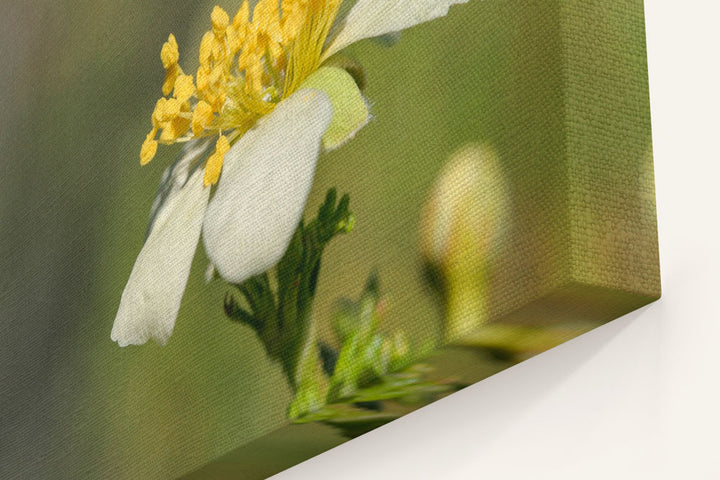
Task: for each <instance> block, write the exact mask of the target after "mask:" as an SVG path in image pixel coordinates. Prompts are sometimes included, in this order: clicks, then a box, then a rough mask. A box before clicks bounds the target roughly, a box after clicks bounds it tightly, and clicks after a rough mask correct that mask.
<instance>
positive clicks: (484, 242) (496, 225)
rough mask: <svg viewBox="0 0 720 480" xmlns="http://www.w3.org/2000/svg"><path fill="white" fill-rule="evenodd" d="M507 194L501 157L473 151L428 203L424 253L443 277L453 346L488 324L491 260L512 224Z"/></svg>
mask: <svg viewBox="0 0 720 480" xmlns="http://www.w3.org/2000/svg"><path fill="white" fill-rule="evenodd" d="M506 189H507V187H506V183H505V180H504V178H503V174H502V170H501V168H500V164H499V161H498V158H497V155H495V153H494V152H493V151H492V150H491V149H490V148H488V147H485V146H481V145H468V146H466V147H463V148H461V149H460V150H458V151H457V152H456V153H455V154H453V155H452V157H451V158H450V160H449V162H448V163H447V165H446V166H445V167H444V168H443V170H442V172H441V173H440V175H439V177H438V179H437V180H436V182H435V185H434V187H433V188H432V191H431V192H430V195H429V196H428V199H427V201H426V203H425V207H424V209H423V213H422V221H421V227H420V229H421V230H420V236H421V239H420V240H421V251H422V255H423V258H424V260H425V262H426V263H427V264H428V265H429V266H430V267H431V268H432V269H433V270H434V271H436V272H437V273H438V274H439V277H440V282H441V286H442V290H443V294H444V296H445V298H444V300H445V302H446V307H447V312H446V316H447V318H446V337H447V340H448V341H455V340H457V339H459V338H460V337H461V336H463V335H465V334H467V333H469V332H470V331H472V330H473V329H475V328H477V327H479V326H481V325H482V324H483V323H485V322H486V321H487V293H488V290H489V289H488V275H489V272H488V265H489V258H490V255H491V253H492V248H493V245H494V244H495V243H496V242H497V239H498V236H499V233H500V231H501V230H502V226H503V224H502V222H503V220H504V219H507V203H508V202H507V194H506Z"/></svg>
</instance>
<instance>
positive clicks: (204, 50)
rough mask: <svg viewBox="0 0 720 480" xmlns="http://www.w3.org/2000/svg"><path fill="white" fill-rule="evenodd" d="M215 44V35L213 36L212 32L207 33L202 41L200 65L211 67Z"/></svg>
mask: <svg viewBox="0 0 720 480" xmlns="http://www.w3.org/2000/svg"><path fill="white" fill-rule="evenodd" d="M214 43H215V35H213V34H212V33H211V32H205V35H203V37H202V40H200V65H203V66H209V65H210V61H212V51H213V44H214Z"/></svg>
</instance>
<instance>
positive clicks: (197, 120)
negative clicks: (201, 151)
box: [192, 100, 214, 137]
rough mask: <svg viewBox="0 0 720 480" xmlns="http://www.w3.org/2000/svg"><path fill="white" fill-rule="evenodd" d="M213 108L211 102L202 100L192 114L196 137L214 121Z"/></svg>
mask: <svg viewBox="0 0 720 480" xmlns="http://www.w3.org/2000/svg"><path fill="white" fill-rule="evenodd" d="M213 117H214V115H213V109H212V107H211V106H210V104H209V103H207V102H205V101H204V100H200V101H199V102H198V104H197V106H196V107H195V111H194V112H193V116H192V132H193V135H195V136H196V137H198V136H200V134H201V133H202V132H203V130H205V127H207V126H208V125H210V123H211V122H212V121H213Z"/></svg>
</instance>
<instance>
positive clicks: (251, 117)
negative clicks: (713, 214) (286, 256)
mask: <svg viewBox="0 0 720 480" xmlns="http://www.w3.org/2000/svg"><path fill="white" fill-rule="evenodd" d="M341 3H342V0H282V1H281V2H280V1H278V0H259V1H258V2H257V4H256V6H255V8H254V9H252V15H251V9H250V4H249V2H248V0H244V1H243V2H242V4H241V5H240V8H239V9H238V11H237V13H236V14H235V15H234V16H233V17H232V21H231V20H230V16H229V15H228V13H227V12H226V11H225V10H223V9H222V8H220V7H218V6H216V7H215V8H213V10H212V13H211V14H210V24H211V29H210V31H208V32H206V33H205V34H204V35H203V37H202V40H201V42H200V49H199V52H198V59H199V63H200V66H199V68H198V69H197V73H196V75H195V79H194V80H195V82H194V83H193V77H192V75H186V74H185V73H184V72H183V70H182V68H181V67H180V64H179V63H178V62H179V60H180V53H179V49H178V44H177V41H176V39H175V36H174V35H172V34H171V35H169V36H168V40H167V42H165V43H164V44H163V46H162V49H161V51H160V59H161V61H162V64H163V67H164V68H165V79H164V81H163V85H162V92H163V98H161V99H160V100H158V102H157V104H156V105H155V110H154V111H153V114H152V126H153V128H152V131H151V132H150V133H149V134H148V135H147V138H146V139H145V141H144V142H143V144H142V147H141V149H140V150H141V151H140V159H141V163H142V164H143V165H144V164H146V163H148V162H149V161H150V160H152V158H153V157H154V156H155V153H156V151H157V145H158V143H164V144H172V143H175V142H181V141H188V140H191V139H193V138H202V137H208V136H216V135H218V132H227V133H228V136H227V137H226V136H225V135H222V134H220V135H219V137H218V140H217V143H216V147H215V152H214V153H213V154H212V155H211V156H210V158H208V160H207V163H206V165H205V179H204V182H205V185H213V184H215V183H217V181H218V179H219V178H220V173H221V170H222V165H223V159H224V157H225V153H227V151H228V150H229V148H230V141H229V140H228V137H229V138H230V139H232V140H233V141H235V140H237V139H239V138H240V137H242V135H244V134H245V132H247V131H248V130H249V129H250V128H252V126H253V125H254V124H255V122H257V120H258V119H260V118H261V117H263V116H264V115H267V114H268V113H270V112H272V110H273V109H274V108H275V105H276V104H277V103H278V102H280V101H281V100H282V99H284V98H286V97H288V96H289V95H291V94H292V93H293V92H295V91H296V90H297V89H298V88H299V87H300V85H301V84H302V83H303V82H304V81H305V79H307V78H308V76H309V75H311V74H312V73H313V72H314V71H315V70H317V69H318V68H319V66H320V60H321V58H322V54H323V49H324V47H325V43H326V40H327V37H328V34H329V32H330V28H331V27H332V25H333V23H334V22H335V19H336V17H337V13H338V10H339V8H340V4H341ZM171 94H172V96H170V95H171ZM165 97H169V98H165ZM158 132H160V135H159V138H156V137H157V134H158Z"/></svg>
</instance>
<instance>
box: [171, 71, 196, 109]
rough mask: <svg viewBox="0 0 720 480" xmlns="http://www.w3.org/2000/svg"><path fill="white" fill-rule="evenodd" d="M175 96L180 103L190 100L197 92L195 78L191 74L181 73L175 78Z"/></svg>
mask: <svg viewBox="0 0 720 480" xmlns="http://www.w3.org/2000/svg"><path fill="white" fill-rule="evenodd" d="M174 90H175V98H177V99H178V101H179V102H180V103H185V102H187V101H188V100H190V97H192V96H193V95H194V94H195V85H194V84H193V78H192V76H191V75H179V76H178V77H177V78H176V79H175V87H174Z"/></svg>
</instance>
